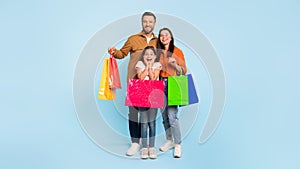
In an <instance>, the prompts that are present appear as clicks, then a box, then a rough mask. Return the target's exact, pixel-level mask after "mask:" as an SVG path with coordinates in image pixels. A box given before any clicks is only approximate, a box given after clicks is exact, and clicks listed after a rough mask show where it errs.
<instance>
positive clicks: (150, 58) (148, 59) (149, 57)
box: [143, 49, 156, 64]
mask: <svg viewBox="0 0 300 169" xmlns="http://www.w3.org/2000/svg"><path fill="white" fill-rule="evenodd" d="M155 58H156V55H155V53H154V52H153V50H152V49H147V50H146V51H145V54H144V56H143V59H144V63H146V64H147V63H149V64H152V63H154V60H155Z"/></svg>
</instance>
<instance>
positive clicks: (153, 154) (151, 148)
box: [149, 147, 157, 159]
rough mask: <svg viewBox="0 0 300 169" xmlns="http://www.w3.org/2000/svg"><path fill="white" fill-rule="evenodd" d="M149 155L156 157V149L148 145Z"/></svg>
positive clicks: (152, 157)
mask: <svg viewBox="0 0 300 169" xmlns="http://www.w3.org/2000/svg"><path fill="white" fill-rule="evenodd" d="M149 157H150V158H151V159H155V158H157V155H156V150H155V148H154V147H150V148H149Z"/></svg>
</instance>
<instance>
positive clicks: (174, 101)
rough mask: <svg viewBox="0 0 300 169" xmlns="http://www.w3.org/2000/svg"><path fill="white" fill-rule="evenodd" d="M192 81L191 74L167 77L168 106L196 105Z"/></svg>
mask: <svg viewBox="0 0 300 169" xmlns="http://www.w3.org/2000/svg"><path fill="white" fill-rule="evenodd" d="M198 102H199V99H198V95H197V92H196V88H195V84H194V80H193V77H192V75H191V74H188V75H182V76H169V77H168V105H169V106H173V105H180V106H184V105H190V104H194V103H198Z"/></svg>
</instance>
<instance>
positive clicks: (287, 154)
mask: <svg viewBox="0 0 300 169" xmlns="http://www.w3.org/2000/svg"><path fill="white" fill-rule="evenodd" d="M134 4H136V5H134ZM147 10H150V11H153V12H157V13H164V14H170V15H174V16H177V17H179V18H182V19H184V20H186V21H187V22H189V23H191V24H193V25H194V26H195V27H197V28H198V29H199V30H200V31H201V32H202V33H203V34H205V35H206V36H207V38H208V39H209V40H210V41H211V43H212V44H213V45H214V47H215V49H216V51H217V53H218V56H219V58H220V61H221V62H222V65H223V68H224V73H225V75H226V77H225V78H226V103H225V110H224V114H223V118H222V120H221V123H220V125H219V127H218V128H217V130H216V132H215V133H214V135H213V136H212V137H211V138H210V139H209V140H208V141H207V142H206V143H204V144H199V143H198V140H199V134H200V129H201V128H202V127H203V124H204V122H205V119H206V117H207V113H206V112H205V111H203V112H201V111H200V113H199V115H198V117H197V119H196V123H195V124H194V127H193V128H192V130H191V131H190V132H189V134H188V135H187V137H185V139H184V141H183V157H182V158H181V159H173V158H172V154H171V152H168V153H165V154H162V155H160V156H159V158H158V159H157V160H146V161H143V160H140V159H129V158H123V157H119V156H115V155H112V154H110V153H107V152H106V151H104V150H102V149H101V148H99V147H98V146H97V145H96V144H94V143H93V142H92V141H91V140H90V139H89V137H88V136H87V135H86V134H85V132H84V131H83V130H82V128H81V126H80V124H79V121H78V120H77V117H76V112H75V110H74V104H73V95H72V81H73V73H74V69H75V64H76V62H77V58H78V57H79V55H80V52H81V50H82V48H83V47H84V45H85V44H86V42H87V41H88V39H89V38H90V37H92V36H93V35H94V33H95V32H96V31H98V30H100V29H101V28H103V27H104V26H106V25H108V24H109V23H112V22H113V21H115V20H118V19H120V18H123V17H125V16H130V15H134V14H140V13H142V12H144V11H147ZM299 11H300V3H299V2H298V1H296V0H285V1H283V0H275V1H271V0H265V1H258V0H254V1H233V0H230V1H223V2H217V1H209V2H208V1H202V0H201V1H191V0H185V1H179V0H173V1H141V0H132V1H104V2H101V1H75V2H74V1H70V0H66V1H63V2H61V1H58V0H52V1H33V0H29V1H8V0H4V1H1V2H0V22H1V26H0V39H1V40H0V49H1V50H0V56H1V62H0V65H1V67H0V75H1V79H0V81H1V83H0V84H1V88H0V93H1V106H0V110H1V118H0V136H1V138H0V168H3V169H9V168H13V169H17V168H24V169H27V168H28V169H29V168H30V169H33V168H43V169H44V168H49V169H53V168H55V169H58V168H62V169H65V168H72V169H77V168H89V169H92V168H124V169H127V168H128V169H129V168H172V169H177V168H214V169H215V168H220V169H224V168H226V169H266V168H272V169H282V168H287V169H298V168H299V167H300V164H299V160H298V157H299V156H300V154H299V152H300V144H299V143H300V137H299V134H298V133H299V132H298V129H299V128H300V126H299V122H298V121H299V120H298V119H299V118H300V115H299V112H300V111H299V96H300V90H299V87H298V86H300V80H299V75H298V72H299V71H300V69H299V62H300V59H299V58H300V57H299V56H300V52H299V46H300V33H299V30H300V22H299V17H300V12H299ZM158 19H159V18H158ZM124 26H126V25H124ZM187 53H189V51H187ZM191 69H194V70H196V69H197V67H196V65H195V66H194V65H193V66H192V68H191ZM199 71H200V72H202V73H203V76H204V77H203V78H204V79H205V78H206V77H205V76H207V75H205V70H203V69H202V68H200V69H199ZM193 72H195V71H193ZM206 80H208V79H207V78H206ZM198 83H200V82H198ZM205 86H206V87H205V88H207V89H209V86H208V85H205ZM204 93H206V94H207V95H209V94H210V93H209V91H207V92H204ZM201 99H203V101H204V102H203V106H207V105H209V102H208V101H207V102H205V99H204V98H201ZM108 110H109V109H108ZM111 122H113V121H111ZM116 126H117V127H116V128H117V129H116V130H118V129H120V132H121V133H123V134H125V135H126V134H128V133H126V132H128V131H127V130H126V128H127V124H126V126H124V128H121V127H120V126H118V125H117V124H116ZM125 127H126V128H125ZM158 127H160V129H158V131H161V127H162V126H161V125H159V124H158Z"/></svg>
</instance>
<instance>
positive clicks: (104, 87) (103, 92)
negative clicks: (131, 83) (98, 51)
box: [98, 58, 116, 100]
mask: <svg viewBox="0 0 300 169" xmlns="http://www.w3.org/2000/svg"><path fill="white" fill-rule="evenodd" d="M115 98H116V92H115V89H110V87H109V58H105V59H104V64H103V68H102V75H101V79H100V87H99V90H98V99H99V100H115Z"/></svg>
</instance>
